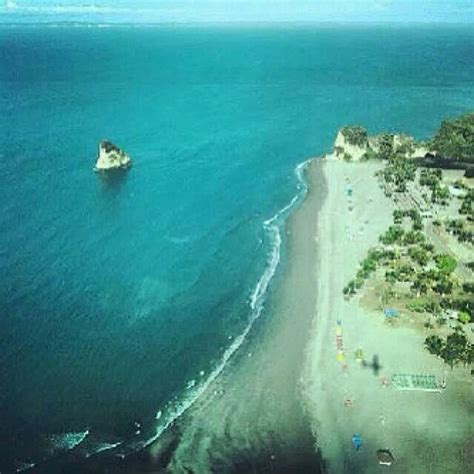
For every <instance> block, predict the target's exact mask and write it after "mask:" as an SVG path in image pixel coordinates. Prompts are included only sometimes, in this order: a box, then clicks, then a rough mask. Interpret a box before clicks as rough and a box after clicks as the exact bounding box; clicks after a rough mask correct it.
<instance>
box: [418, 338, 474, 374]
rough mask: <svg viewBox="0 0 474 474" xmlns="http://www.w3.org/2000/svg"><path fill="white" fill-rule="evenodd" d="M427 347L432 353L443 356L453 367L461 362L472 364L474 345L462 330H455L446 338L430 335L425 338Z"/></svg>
mask: <svg viewBox="0 0 474 474" xmlns="http://www.w3.org/2000/svg"><path fill="white" fill-rule="evenodd" d="M425 347H426V348H427V349H428V351H429V352H430V353H431V354H434V355H437V356H438V357H441V358H442V359H443V360H444V362H445V363H446V364H449V365H450V366H451V368H453V367H454V366H455V365H457V364H459V363H460V362H462V363H464V364H466V365H467V364H472V362H473V360H474V358H473V355H474V351H473V345H472V344H470V343H469V341H468V340H467V337H466V335H465V334H464V333H463V332H462V331H459V330H458V331H454V332H453V333H451V334H449V336H448V337H447V338H446V340H443V339H442V338H441V337H440V336H434V335H432V336H429V337H427V338H426V339H425Z"/></svg>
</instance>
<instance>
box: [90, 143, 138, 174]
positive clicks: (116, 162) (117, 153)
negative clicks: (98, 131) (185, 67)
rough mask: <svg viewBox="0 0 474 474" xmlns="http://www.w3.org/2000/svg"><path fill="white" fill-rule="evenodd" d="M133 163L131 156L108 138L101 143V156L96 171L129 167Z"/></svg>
mask: <svg viewBox="0 0 474 474" xmlns="http://www.w3.org/2000/svg"><path fill="white" fill-rule="evenodd" d="M131 165H132V161H131V160H130V157H129V156H128V155H127V154H126V153H125V152H124V151H123V150H121V149H120V148H119V147H118V146H116V145H114V144H113V143H112V142H110V141H108V140H102V141H101V142H100V143H99V156H98V157H97V162H96V164H95V168H94V169H95V170H96V171H107V170H112V169H127V168H129V167H130V166H131Z"/></svg>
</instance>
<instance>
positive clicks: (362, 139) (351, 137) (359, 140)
mask: <svg viewBox="0 0 474 474" xmlns="http://www.w3.org/2000/svg"><path fill="white" fill-rule="evenodd" d="M341 133H342V135H343V136H344V138H345V139H346V140H347V142H348V143H349V144H351V145H354V146H359V147H363V146H366V145H367V143H368V134H367V130H366V129H365V128H363V127H361V126H360V125H355V126H353V127H343V128H341Z"/></svg>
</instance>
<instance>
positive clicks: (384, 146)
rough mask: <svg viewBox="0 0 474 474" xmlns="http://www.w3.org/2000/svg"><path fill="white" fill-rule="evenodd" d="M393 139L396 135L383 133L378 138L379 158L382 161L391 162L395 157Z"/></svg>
mask: <svg viewBox="0 0 474 474" xmlns="http://www.w3.org/2000/svg"><path fill="white" fill-rule="evenodd" d="M393 139H394V135H393V134H391V133H383V134H382V135H380V136H379V137H378V140H377V141H378V143H377V144H378V148H379V152H378V157H379V159H381V160H389V159H390V158H391V157H392V155H393V148H394V146H393Z"/></svg>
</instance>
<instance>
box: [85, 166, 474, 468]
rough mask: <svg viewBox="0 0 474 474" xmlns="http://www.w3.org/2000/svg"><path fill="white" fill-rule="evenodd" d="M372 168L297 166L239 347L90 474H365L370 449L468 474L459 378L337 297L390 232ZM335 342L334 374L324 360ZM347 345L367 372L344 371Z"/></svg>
mask: <svg viewBox="0 0 474 474" xmlns="http://www.w3.org/2000/svg"><path fill="white" fill-rule="evenodd" d="M381 166H382V165H381V164H380V163H379V162H365V163H346V162H343V161H335V160H324V159H312V160H310V161H309V162H308V163H307V165H306V166H305V172H304V177H305V180H306V183H307V193H306V196H305V197H304V199H302V201H301V202H300V203H299V205H298V206H297V207H296V209H294V211H293V212H291V214H289V215H288V217H287V218H286V219H285V223H284V226H283V228H282V229H280V231H281V232H283V231H285V239H284V243H285V245H282V247H283V249H284V250H283V252H284V253H285V255H284V257H285V258H283V259H282V261H281V262H280V268H279V270H278V272H277V275H276V278H275V281H274V282H272V285H271V288H270V289H269V294H268V298H267V301H266V302H265V309H264V312H263V313H262V316H261V317H260V318H258V319H257V320H255V321H254V324H253V326H252V330H251V331H250V332H249V334H248V337H247V338H245V340H244V341H243V342H242V344H241V346H240V347H239V349H238V351H236V353H235V355H234V356H233V357H232V358H231V359H230V360H229V362H228V364H226V366H225V368H224V369H223V370H222V373H220V374H219V375H218V376H217V377H216V379H215V380H213V381H212V382H211V383H210V385H209V386H208V387H207V388H206V390H205V391H204V393H203V394H202V395H201V396H200V397H199V398H198V399H197V400H196V401H195V403H194V404H193V405H192V406H190V407H189V409H188V410H186V412H185V413H183V414H182V415H181V416H180V417H179V418H178V419H176V420H175V421H174V422H173V423H172V424H171V425H170V426H169V428H168V429H167V430H166V431H165V432H164V433H163V434H162V435H161V436H160V437H159V438H158V439H157V440H156V441H155V442H154V443H153V444H152V445H150V446H149V447H147V448H145V449H143V450H141V451H140V452H138V453H136V454H134V455H131V456H130V457H127V458H126V459H113V458H111V457H107V458H104V459H100V458H98V459H96V460H90V462H89V463H88V464H87V466H88V468H89V469H92V470H91V471H90V472H103V470H104V468H110V467H111V466H113V468H114V469H115V471H116V472H124V473H126V472H149V471H150V470H152V471H153V472H173V473H185V472H190V470H191V471H192V472H198V473H201V472H202V473H207V472H226V473H233V472H235V473H239V472H281V473H285V472H295V473H309V472H311V473H317V472H336V473H339V472H341V473H344V472H347V473H352V472H368V473H370V472H379V471H380V469H381V468H383V467H381V466H379V465H378V463H377V459H376V451H377V450H378V449H390V450H391V452H392V453H393V454H394V456H395V463H394V464H393V465H392V467H391V471H392V472H396V473H397V472H399V473H405V472H440V473H441V472H443V473H445V472H453V473H454V472H456V473H457V472H468V471H466V470H465V468H464V466H465V465H466V463H467V456H468V449H469V447H468V445H467V444H466V438H467V437H468V435H469V423H470V421H469V420H470V419H471V418H469V417H468V416H466V413H468V410H469V400H468V398H466V394H467V393H468V391H469V387H466V379H465V378H463V377H462V369H456V370H454V371H449V373H448V370H447V369H446V366H445V365H444V364H443V363H442V362H441V361H440V360H439V359H436V358H434V357H433V356H431V355H430V354H428V353H427V352H426V351H425V350H424V348H423V335H422V334H420V333H417V332H416V331H415V330H414V329H412V328H409V327H408V328H407V327H392V326H390V325H387V323H386V322H385V321H384V318H383V317H382V316H381V314H372V313H373V312H370V311H369V310H367V309H366V308H363V307H361V304H360V297H355V298H354V299H352V300H350V301H347V300H345V299H344V297H343V294H342V289H343V287H344V285H345V284H346V283H347V281H348V280H349V279H350V278H351V277H352V275H353V274H354V273H355V271H356V270H357V267H358V265H359V262H360V261H361V259H362V258H363V256H364V255H365V253H366V252H367V250H368V249H369V248H370V247H371V246H373V245H374V244H375V243H376V242H377V239H378V235H379V234H381V233H382V232H383V231H384V230H385V229H386V228H387V227H388V225H389V224H390V222H391V217H392V210H393V209H394V205H393V203H392V201H391V200H390V199H388V198H386V197H385V196H384V194H383V191H382V190H381V189H380V187H379V185H378V183H377V180H376V179H375V178H374V177H373V175H374V173H375V171H376V170H377V169H379V168H380V167H381ZM348 183H350V186H351V187H352V189H353V195H352V196H351V198H350V199H349V198H348V196H347V194H346V192H345V190H346V187H347V185H348ZM350 207H351V208H352V210H350V209H349V208H350ZM283 214H285V212H283ZM272 222H273V220H272V219H269V220H268V221H266V223H265V225H269V224H271V223H272ZM338 328H339V329H338ZM337 331H341V333H342V340H343V344H344V356H345V359H344V363H342V361H341V360H337V359H336V355H337V352H336V335H337ZM359 347H362V348H363V350H364V353H365V354H366V355H367V357H368V358H369V357H370V359H371V358H372V356H377V358H378V361H379V362H378V363H379V365H380V367H378V368H374V367H370V366H369V367H365V368H364V367H362V366H361V365H360V364H358V363H357V362H356V361H355V358H354V351H355V350H356V349H357V348H359ZM344 366H345V367H344ZM394 372H399V373H409V372H414V373H436V374H437V375H442V376H443V377H446V378H447V379H448V388H447V389H446V390H445V391H443V393H441V394H440V393H426V392H417V393H415V392H402V391H396V390H394V389H392V388H391V387H385V386H383V385H382V384H381V383H380V380H381V379H383V378H390V375H391V374H392V373H394ZM346 400H351V406H347V405H345V403H344V402H345V401H346ZM355 433H358V434H360V435H361V436H362V439H363V445H362V448H361V449H360V450H359V451H355V450H354V448H353V446H352V444H351V437H352V436H353V435H354V434H355Z"/></svg>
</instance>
